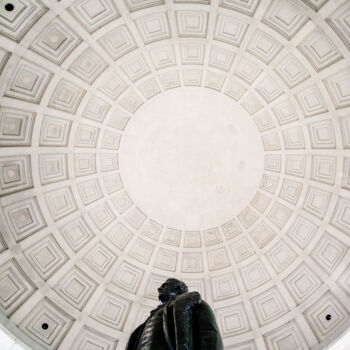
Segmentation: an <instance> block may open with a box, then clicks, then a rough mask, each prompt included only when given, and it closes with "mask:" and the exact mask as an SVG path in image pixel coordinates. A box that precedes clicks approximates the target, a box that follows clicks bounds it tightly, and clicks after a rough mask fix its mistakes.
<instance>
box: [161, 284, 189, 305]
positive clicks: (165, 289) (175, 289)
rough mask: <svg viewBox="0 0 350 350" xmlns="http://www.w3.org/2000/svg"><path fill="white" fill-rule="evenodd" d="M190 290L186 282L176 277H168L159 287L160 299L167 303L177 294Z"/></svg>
mask: <svg viewBox="0 0 350 350" xmlns="http://www.w3.org/2000/svg"><path fill="white" fill-rule="evenodd" d="M186 292H188V288H187V286H186V284H185V283H184V282H182V281H179V280H178V279H176V278H168V279H167V280H166V281H165V282H164V283H163V284H162V285H161V286H160V287H159V288H158V293H159V296H158V298H159V301H160V302H161V303H162V304H165V303H166V302H168V301H169V300H172V299H175V298H176V296H178V295H180V294H183V293H186Z"/></svg>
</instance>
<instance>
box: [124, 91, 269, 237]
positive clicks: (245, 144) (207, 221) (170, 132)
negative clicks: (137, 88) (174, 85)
mask: <svg viewBox="0 0 350 350" xmlns="http://www.w3.org/2000/svg"><path fill="white" fill-rule="evenodd" d="M263 159H264V156H263V147H262V142H261V137H260V135H259V134H258V131H257V129H256V126H255V124H254V123H253V122H252V120H251V118H250V116H249V115H248V113H247V112H245V111H244V110H243V109H242V108H241V107H240V106H239V104H237V103H235V102H234V101H233V100H232V99H230V98H229V97H226V96H224V95H222V94H218V93H217V92H215V91H212V90H209V89H203V88H182V89H175V90H171V91H168V92H165V93H163V94H161V95H158V96H156V97H154V98H153V99H151V100H150V101H148V102H147V103H145V104H144V106H142V107H141V108H140V109H139V110H138V111H137V112H136V113H135V115H134V117H133V118H132V120H131V121H130V123H129V125H128V127H127V130H126V131H125V133H124V135H123V138H122V143H121V147H120V169H121V170H120V171H121V175H122V180H123V182H124V185H125V187H126V189H127V190H128V192H129V194H130V196H131V197H132V199H133V200H134V201H135V203H136V205H138V206H139V208H140V209H141V210H142V211H144V212H145V214H147V215H149V216H151V217H152V218H153V219H155V220H156V221H159V222H160V223H162V224H164V225H167V226H171V227H174V228H178V229H185V230H199V229H204V228H209V227H211V226H215V225H219V224H222V223H224V222H225V221H228V220H230V219H232V217H233V216H235V215H236V214H238V213H239V211H241V210H242V209H243V208H244V207H245V206H246V205H247V204H248V203H249V201H250V199H251V197H252V196H253V194H254V193H255V191H256V188H257V187H258V184H259V181H260V178H261V174H262V170H263Z"/></svg>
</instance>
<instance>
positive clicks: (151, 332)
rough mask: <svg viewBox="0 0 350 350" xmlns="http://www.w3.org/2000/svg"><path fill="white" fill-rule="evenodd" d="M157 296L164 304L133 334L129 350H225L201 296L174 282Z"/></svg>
mask: <svg viewBox="0 0 350 350" xmlns="http://www.w3.org/2000/svg"><path fill="white" fill-rule="evenodd" d="M158 292H159V301H160V303H161V304H160V305H159V306H158V307H157V308H156V309H154V310H152V311H151V314H150V316H149V317H148V318H147V320H146V321H145V322H144V323H143V324H141V325H140V326H139V327H137V328H136V329H135V330H134V331H133V332H132V334H131V336H130V339H129V342H128V344H127V345H126V350H223V344H222V340H221V336H220V332H219V329H218V326H217V324H216V321H215V316H214V314H213V312H212V310H211V308H210V306H209V305H208V304H207V303H206V302H205V301H204V300H202V299H201V296H200V294H199V293H198V292H188V288H187V286H186V284H185V283H183V282H181V281H179V280H177V279H175V278H170V279H168V280H166V282H165V283H163V284H162V285H161V287H160V288H158Z"/></svg>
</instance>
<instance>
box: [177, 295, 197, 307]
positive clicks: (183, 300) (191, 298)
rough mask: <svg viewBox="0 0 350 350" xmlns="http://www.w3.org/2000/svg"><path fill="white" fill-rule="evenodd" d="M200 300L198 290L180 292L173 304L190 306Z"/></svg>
mask: <svg viewBox="0 0 350 350" xmlns="http://www.w3.org/2000/svg"><path fill="white" fill-rule="evenodd" d="M201 302H202V298H201V295H200V294H199V293H198V292H187V293H183V294H180V295H178V296H177V297H176V299H175V305H177V306H183V307H186V308H188V307H191V306H195V305H198V304H200V303H201Z"/></svg>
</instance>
